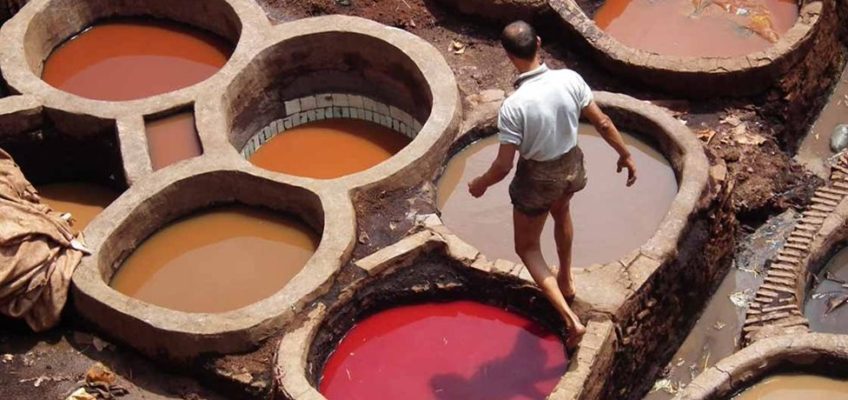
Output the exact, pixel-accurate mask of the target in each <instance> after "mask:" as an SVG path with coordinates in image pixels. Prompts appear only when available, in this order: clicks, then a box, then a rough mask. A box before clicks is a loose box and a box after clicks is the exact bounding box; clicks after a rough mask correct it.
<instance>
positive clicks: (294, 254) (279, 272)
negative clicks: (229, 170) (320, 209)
mask: <svg viewBox="0 0 848 400" xmlns="http://www.w3.org/2000/svg"><path fill="white" fill-rule="evenodd" d="M318 241H319V238H318V237H317V235H315V234H314V233H313V231H312V230H311V229H309V228H308V227H306V226H305V225H304V224H302V223H300V222H299V221H297V220H295V219H293V218H290V217H286V216H283V215H280V214H277V213H274V212H271V211H265V210H257V209H249V208H246V207H241V206H227V207H218V208H214V209H210V210H206V211H203V212H200V213H197V214H194V215H191V216H188V217H186V218H183V219H181V220H178V221H176V222H174V223H171V224H170V225H168V226H166V227H164V228H163V229H161V230H159V231H158V232H156V233H154V234H153V235H151V236H150V237H149V238H147V239H146V240H145V241H144V242H143V243H141V245H139V246H138V248H137V249H135V251H133V253H132V254H131V255H130V256H129V258H127V260H126V261H124V263H123V265H122V266H121V268H120V269H119V270H118V271H117V272H116V273H115V276H114V278H113V279H112V283H111V286H112V287H113V288H114V289H116V290H118V291H119V292H121V293H123V294H126V295H128V296H131V297H135V298H137V299H139V300H142V301H145V302H148V303H151V304H155V305H158V306H161V307H165V308H170V309H173V310H178V311H185V312H198V313H201V312H204V313H217V312H225V311H232V310H235V309H238V308H241V307H244V306H247V305H249V304H253V303H255V302H257V301H259V300H262V299H264V298H266V297H269V296H271V295H272V294H274V293H276V292H277V291H279V290H280V289H281V288H282V287H283V286H285V284H286V283H288V281H289V280H291V278H292V277H294V276H295V275H296V274H297V273H298V272H300V270H301V269H302V268H303V266H304V265H305V264H306V262H307V261H308V260H309V258H310V257H311V256H312V254H313V253H314V252H315V249H316V247H317V245H318Z"/></svg>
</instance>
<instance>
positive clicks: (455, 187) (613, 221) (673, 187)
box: [438, 124, 677, 267]
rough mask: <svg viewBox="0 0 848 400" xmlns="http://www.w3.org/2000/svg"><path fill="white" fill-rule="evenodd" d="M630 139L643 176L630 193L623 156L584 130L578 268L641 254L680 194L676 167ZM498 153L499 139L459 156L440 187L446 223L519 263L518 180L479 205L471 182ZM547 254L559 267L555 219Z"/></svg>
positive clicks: (574, 209)
mask: <svg viewBox="0 0 848 400" xmlns="http://www.w3.org/2000/svg"><path fill="white" fill-rule="evenodd" d="M622 135H623V136H624V139H625V142H626V143H627V145H628V148H629V149H630V152H631V153H632V154H633V157H634V160H635V162H636V167H637V171H638V175H639V180H638V181H637V182H636V184H635V185H634V186H632V187H630V188H628V187H626V186H625V180H626V176H625V175H624V174H617V173H616V171H615V169H616V161H617V159H618V158H617V154H616V153H615V151H614V150H612V148H610V147H609V146H608V145H607V144H606V142H604V140H603V139H602V138H601V137H600V135H599V134H598V133H597V131H596V130H595V129H594V128H593V127H592V126H591V125H587V124H581V125H580V138H579V143H580V147H581V148H582V149H583V152H584V154H585V163H586V164H585V165H586V168H587V173H588V176H589V183H588V185H587V186H586V188H585V189H584V190H582V191H581V192H579V193H577V194H576V195H575V196H574V198H573V199H572V201H571V213H572V218H573V221H574V229H575V232H576V234H575V236H574V243H573V246H572V248H573V254H572V265H573V266H574V267H587V266H589V265H591V264H595V263H607V262H610V261H614V260H616V259H618V258H620V257H623V256H625V255H627V254H628V253H630V252H632V251H633V250H635V249H637V248H639V246H641V245H642V244H644V243H645V242H647V241H648V239H650V238H651V237H652V236H653V235H654V233H655V231H656V230H657V228H658V227H659V224H660V222H661V221H662V219H663V217H665V215H666V212H667V211H668V209H669V206H670V205H671V203H672V201H673V200H674V197H675V195H676V194H677V180H676V179H675V175H674V171H673V170H672V168H671V166H670V165H669V163H668V161H667V160H666V159H665V158H664V157H663V156H662V155H661V154H660V153H659V152H657V151H656V150H654V149H653V148H652V147H651V146H649V145H647V144H646V143H644V142H642V141H640V140H639V139H637V138H635V137H633V136H630V135H628V134H625V133H622ZM497 151H498V143H497V138H495V137H490V138H487V139H484V140H481V141H478V142H477V143H474V144H472V145H471V146H469V147H468V148H467V149H465V150H464V151H463V152H461V153H459V154H458V155H456V156H455V157H454V158H453V159H452V160H451V161H450V162H449V163H448V165H447V167H446V169H445V172H444V174H443V175H442V178H441V179H440V180H439V198H438V205H439V209H440V210H441V212H442V219H443V220H444V222H445V224H446V225H447V226H448V227H449V228H451V230H452V231H453V232H454V233H456V234H457V235H458V236H459V237H461V238H463V239H464V240H466V241H467V242H468V243H470V244H471V245H473V246H475V247H476V248H477V249H479V250H480V251H481V252H482V253H483V254H485V255H486V257H487V258H489V259H496V258H501V259H506V260H512V261H516V262H519V261H520V260H519V259H518V256H517V255H516V254H515V251H514V247H515V246H514V243H513V227H512V204H511V203H510V199H509V193H508V190H509V182H510V181H511V180H512V173H510V175H509V176H508V177H507V178H506V179H504V180H503V181H502V182H500V183H498V184H497V185H495V186H492V187H491V188H489V190H488V191H487V192H486V194H485V195H484V196H483V197H481V198H479V199H475V198H473V197H471V195H470V194H469V193H468V182H470V181H471V180H472V179H474V178H476V177H477V176H479V175H480V174H482V173H484V172H485V171H486V170H487V169H488V168H489V166H490V165H491V163H492V160H494V159H495V155H496V154H497ZM513 173H514V168H513ZM542 252H543V253H544V255H545V259H546V261H548V262H549V263H552V264H554V265H556V264H558V263H559V261H558V258H557V254H556V244H555V243H554V235H553V221H552V219H551V218H549V220H548V222H547V223H546V224H545V230H544V231H543V232H542Z"/></svg>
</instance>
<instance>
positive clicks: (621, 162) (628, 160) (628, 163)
mask: <svg viewBox="0 0 848 400" xmlns="http://www.w3.org/2000/svg"><path fill="white" fill-rule="evenodd" d="M625 168H627V186H628V187H630V186H633V184H634V183H636V164H635V163H633V157H630V155H627V156H624V157H619V158H618V172H619V173H621V170H623V169H625Z"/></svg>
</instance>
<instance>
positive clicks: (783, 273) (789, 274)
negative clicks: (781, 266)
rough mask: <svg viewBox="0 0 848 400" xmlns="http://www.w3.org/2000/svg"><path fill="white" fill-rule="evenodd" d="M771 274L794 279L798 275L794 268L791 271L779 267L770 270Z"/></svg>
mask: <svg viewBox="0 0 848 400" xmlns="http://www.w3.org/2000/svg"><path fill="white" fill-rule="evenodd" d="M769 276H776V277H781V278H789V279H792V280H794V279H795V278H796V277H797V276H798V274H796V273H795V272H794V270H793V271H791V272H790V271H781V270H778V269H773V270H771V271H769Z"/></svg>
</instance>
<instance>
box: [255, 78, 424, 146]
mask: <svg viewBox="0 0 848 400" xmlns="http://www.w3.org/2000/svg"><path fill="white" fill-rule="evenodd" d="M285 110H286V112H285V115H286V116H285V118H281V119H278V120H275V121H272V122H271V123H270V124H268V125H267V126H265V127H264V128H262V129H261V130H260V131H259V132H257V133H256V134H254V135H253V136H251V138H250V139H249V140H248V141H247V143H245V145H244V147H242V149H241V155H242V156H243V157H244V158H250V156H252V155H253V154H254V153H256V150H258V149H259V148H260V147H262V145H264V144H265V143H267V142H268V141H269V140H271V138H273V137H274V136H277V135H279V134H281V133H283V132H285V131H287V130H289V129H292V128H295V127H298V126H300V125H303V124H307V123H310V122H315V121H323V120H328V119H359V120H364V121H371V122H374V123H376V124H379V125H382V126H384V127H386V128H389V129H391V130H394V131H396V132H398V133H400V134H402V135H404V136H406V137H408V138H410V139H415V137H416V136H417V135H418V132H420V131H421V126H422V125H421V122H419V121H418V120H416V119H415V118H413V117H412V116H411V115H409V113H407V112H405V111H403V110H401V109H399V108H397V107H393V106H390V105H387V104H383V103H381V102H379V101H376V100H373V99H371V98H368V97H365V96H359V95H354V94H345V93H324V94H316V95H314V96H306V97H301V98H299V99H293V100H289V101H286V102H285Z"/></svg>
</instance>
